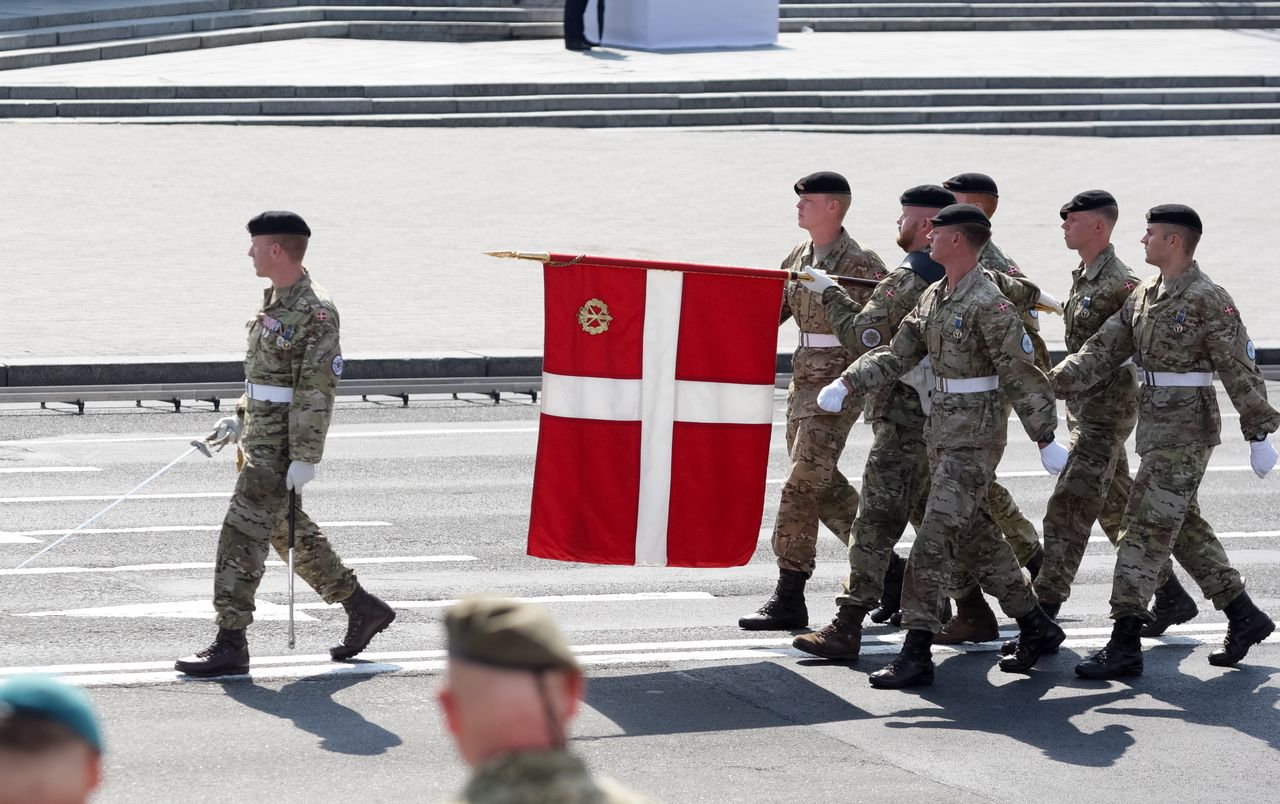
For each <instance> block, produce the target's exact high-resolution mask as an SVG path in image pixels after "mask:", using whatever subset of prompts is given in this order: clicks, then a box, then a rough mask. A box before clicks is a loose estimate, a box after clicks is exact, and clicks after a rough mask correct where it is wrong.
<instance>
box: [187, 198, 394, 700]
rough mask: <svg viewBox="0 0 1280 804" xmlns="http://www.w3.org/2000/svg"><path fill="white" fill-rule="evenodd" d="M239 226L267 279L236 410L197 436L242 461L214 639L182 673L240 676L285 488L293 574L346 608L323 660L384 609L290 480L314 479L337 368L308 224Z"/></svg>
mask: <svg viewBox="0 0 1280 804" xmlns="http://www.w3.org/2000/svg"><path fill="white" fill-rule="evenodd" d="M247 228H248V230H249V235H250V237H251V238H252V245H251V246H250V247H249V257H250V258H251V259H252V260H253V267H254V270H255V271H256V272H257V274H258V276H261V277H264V278H266V279H269V280H271V287H270V288H267V289H266V290H265V291H264V292H263V296H262V307H261V308H260V309H259V310H258V314H257V315H256V316H254V317H253V318H252V319H250V320H249V323H248V330H249V351H248V353H247V354H246V355H245V359H244V375H245V380H246V382H245V394H244V396H242V397H241V398H240V402H239V404H237V405H236V415H235V416H229V417H227V418H225V419H222V420H221V421H219V422H218V424H217V428H216V429H215V430H214V433H213V435H211V436H209V438H208V439H207V440H208V441H209V442H210V443H213V444H217V445H219V447H220V448H221V446H223V445H226V444H230V443H237V442H238V443H239V445H240V447H239V450H238V453H237V454H238V456H243V466H242V467H241V469H240V476H239V478H237V480H236V488H235V494H234V495H233V496H232V498H231V505H230V507H229V508H228V509H227V515H226V518H225V520H224V521H223V523H222V535H221V536H220V537H219V539H218V557H217V561H216V565H215V568H214V579H213V608H214V611H215V613H216V614H215V620H216V622H217V623H218V636H217V638H216V639H215V640H214V642H213V644H212V645H210V646H209V647H207V648H205V649H204V650H202V651H200V652H199V653H196V654H195V655H194V656H188V657H186V658H183V659H179V660H178V661H177V662H176V663H175V665H174V668H175V669H176V670H178V671H179V672H181V673H186V674H187V675H191V676H221V675H239V674H244V673H247V672H249V644H248V641H247V640H246V639H245V629H246V628H247V627H248V626H249V624H250V623H251V622H253V611H254V603H253V598H254V594H255V593H256V592H257V589H258V583H259V581H261V580H262V574H263V569H264V566H265V563H266V560H267V548H268V546H272V547H275V549H276V552H277V553H279V554H280V555H281V557H285V556H286V555H287V552H288V548H287V544H288V538H287V534H288V528H289V518H290V499H291V496H290V495H291V494H296V495H297V505H296V517H297V557H298V558H297V563H296V566H295V570H296V571H297V574H298V575H299V577H301V578H302V579H303V580H304V581H306V582H307V583H308V584H310V586H311V588H312V589H314V590H315V591H316V593H317V594H319V595H320V596H321V597H322V598H324V601H325V602H326V603H330V604H332V603H341V604H342V606H343V608H345V609H346V611H347V635H346V637H345V638H344V639H343V641H342V644H341V645H336V646H334V647H332V648H330V649H329V655H330V656H332V657H333V659H334V660H335V661H336V660H340V659H349V658H351V657H352V656H355V655H356V654H358V653H359V652H360V651H362V650H364V649H365V647H366V646H367V645H368V644H369V640H371V639H373V637H374V635H376V634H377V633H378V632H380V631H382V630H383V629H384V628H386V627H387V626H388V625H390V624H391V621H392V620H394V619H395V616H396V613H395V612H394V611H392V609H391V607H390V606H388V605H387V604H386V603H383V602H382V601H381V600H379V599H378V598H376V597H374V596H373V595H371V594H369V593H368V592H366V591H365V590H364V589H363V588H362V587H361V586H360V584H359V582H357V581H356V575H355V573H354V572H352V571H351V570H350V569H348V568H347V567H345V566H343V563H342V559H341V558H339V557H338V554H337V553H335V552H334V550H333V548H332V547H331V546H330V545H329V540H328V539H326V538H325V537H324V534H322V533H321V532H320V528H319V527H317V526H316V523H315V522H313V521H312V520H311V518H310V517H309V516H307V515H306V514H305V513H304V512H303V510H302V487H303V486H304V485H306V484H307V483H308V482H309V481H310V480H312V479H313V478H314V477H315V476H316V464H318V463H320V458H321V456H322V455H323V453H324V439H325V434H326V433H328V431H329V420H330V419H331V418H332V416H333V395H334V389H335V388H336V387H337V385H338V379H339V378H340V377H341V376H342V349H341V347H340V346H339V344H338V310H337V308H335V307H334V305H333V301H332V300H330V298H329V294H328V293H326V292H325V291H324V289H322V288H321V287H320V286H319V285H317V284H315V283H313V282H312V281H311V275H310V274H309V273H308V272H307V269H306V268H304V267H303V266H302V259H303V256H304V255H305V254H306V251H307V244H308V241H309V240H310V237H311V229H310V227H308V226H307V224H306V222H304V221H303V220H302V218H301V217H299V216H298V215H295V214H294V213H292V212H264V213H262V214H261V215H258V216H257V217H255V218H254V219H253V220H251V221H249V224H248V227H247ZM242 433H243V437H242ZM237 463H240V461H239V460H237Z"/></svg>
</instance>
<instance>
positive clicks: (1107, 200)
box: [1058, 190, 1120, 221]
mask: <svg viewBox="0 0 1280 804" xmlns="http://www.w3.org/2000/svg"><path fill="white" fill-rule="evenodd" d="M1118 206H1120V205H1119V204H1117V203H1116V197H1115V196H1114V195H1112V194H1111V193H1109V192H1107V191H1106V190H1085V191H1084V192H1083V193H1078V194H1077V195H1076V197H1075V198H1072V199H1071V200H1070V201H1068V202H1067V203H1065V204H1063V205H1062V209H1060V210H1058V214H1059V215H1061V216H1062V219H1063V220H1064V221H1065V220H1066V219H1067V213H1069V212H1092V211H1093V210H1095V209H1102V208H1103V207H1118Z"/></svg>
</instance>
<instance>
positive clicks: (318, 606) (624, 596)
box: [297, 592, 715, 610]
mask: <svg viewBox="0 0 1280 804" xmlns="http://www.w3.org/2000/svg"><path fill="white" fill-rule="evenodd" d="M513 599H514V600H521V601H524V602H527V603H544V604H545V603H618V602H626V601H635V600H714V599H715V595H713V594H711V593H710V592H616V593H609V594H601V595H543V596H540V597H517V598H513ZM457 602H458V601H456V600H389V601H387V605H388V606H391V607H392V608H393V609H444V608H448V607H449V606H452V605H453V604H454V603H457ZM337 605H338V604H336V603H335V604H333V605H330V604H328V603H303V604H301V605H299V606H297V608H299V609H311V610H323V609H331V608H335V607H336V606H337Z"/></svg>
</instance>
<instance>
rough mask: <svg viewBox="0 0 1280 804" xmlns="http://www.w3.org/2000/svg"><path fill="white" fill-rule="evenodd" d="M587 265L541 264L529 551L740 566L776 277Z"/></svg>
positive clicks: (765, 419)
mask: <svg viewBox="0 0 1280 804" xmlns="http://www.w3.org/2000/svg"><path fill="white" fill-rule="evenodd" d="M551 258H552V259H553V260H557V261H560V262H564V261H568V260H570V259H572V258H569V257H565V258H563V259H561V255H552V257H551ZM593 259H594V260H598V261H602V262H606V263H607V262H608V260H607V259H606V258H592V257H585V258H582V259H581V261H579V262H576V263H575V264H572V265H568V266H557V265H555V264H548V265H547V266H546V267H545V268H544V269H543V271H544V274H543V278H544V289H545V294H546V298H545V307H546V325H545V326H546V329H545V343H544V351H543V375H542V416H541V421H540V425H539V432H538V458H537V467H536V469H535V473H534V481H533V509H532V512H531V514H530V520H529V548H528V549H529V555H532V556H538V557H541V558H553V559H559V560H562V561H581V562H586V563H591V564H640V565H649V566H678V567H732V566H740V565H742V564H745V563H747V561H748V560H749V559H750V558H751V555H752V553H753V552H754V551H755V547H756V541H757V539H758V537H759V532H760V521H761V517H762V515H763V512H764V490H765V472H766V469H767V464H768V458H769V438H770V435H771V433H772V424H771V422H772V418H773V399H774V375H775V372H776V359H777V344H778V313H779V311H780V309H781V306H782V287H783V278H784V277H785V274H782V273H781V272H778V271H756V272H755V275H751V274H750V273H748V272H749V271H750V270H751V269H737V270H738V271H741V272H743V274H745V275H732V274H731V273H730V272H731V271H734V269H731V268H723V269H720V268H713V267H711V266H693V265H683V264H682V265H680V266H679V268H678V269H677V270H671V269H672V268H675V267H676V266H675V265H673V264H671V263H652V264H650V265H656V266H663V267H665V268H666V270H661V269H653V270H642V269H638V268H619V267H607V265H600V264H593V263H592V262H591V261H592V260H593ZM615 262H622V261H615ZM693 271H702V272H699V273H695V272H693Z"/></svg>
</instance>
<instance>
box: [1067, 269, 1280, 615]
mask: <svg viewBox="0 0 1280 804" xmlns="http://www.w3.org/2000/svg"><path fill="white" fill-rule="evenodd" d="M1135 353H1136V354H1137V357H1138V360H1139V362H1140V364H1141V367H1142V370H1143V385H1142V389H1141V391H1140V392H1139V395H1138V454H1139V455H1140V456H1142V463H1141V465H1140V466H1139V467H1138V475H1137V478H1136V479H1135V480H1134V484H1133V491H1132V493H1131V494H1130V495H1129V501H1128V505H1127V507H1126V508H1125V511H1124V518H1123V521H1122V524H1121V527H1120V539H1119V543H1118V544H1117V546H1116V568H1115V573H1114V575H1113V578H1112V588H1111V617H1112V618H1113V619H1116V618H1120V617H1130V616H1132V617H1140V618H1142V620H1143V621H1145V622H1151V620H1152V615H1151V614H1150V613H1149V612H1148V611H1147V604H1148V603H1149V602H1150V600H1151V596H1152V595H1153V594H1154V592H1155V589H1156V585H1157V579H1158V576H1159V574H1160V570H1161V567H1162V566H1163V565H1164V564H1165V561H1166V560H1167V559H1168V557H1169V553H1170V551H1171V550H1172V552H1173V555H1174V556H1175V557H1176V558H1177V559H1178V561H1179V563H1181V564H1182V566H1183V567H1184V568H1185V569H1186V570H1187V571H1188V572H1189V573H1190V574H1191V577H1192V578H1193V579H1195V581H1196V583H1197V584H1199V586H1200V589H1201V591H1202V592H1203V593H1204V596H1205V597H1206V598H1209V599H1210V600H1212V601H1213V604H1214V606H1215V607H1217V608H1219V609H1221V608H1223V607H1224V606H1226V604H1227V603H1230V602H1231V601H1232V600H1233V599H1234V598H1235V597H1236V596H1238V595H1239V594H1240V593H1241V592H1243V591H1244V581H1243V580H1242V579H1241V578H1240V573H1238V572H1236V570H1235V569H1233V568H1232V567H1231V564H1230V562H1229V561H1228V560H1227V555H1226V551H1225V550H1223V548H1222V544H1221V543H1220V542H1219V541H1218V539H1217V537H1216V536H1215V535H1214V533H1213V528H1212V527H1210V526H1209V523H1207V522H1205V521H1204V520H1203V519H1202V518H1201V517H1200V509H1199V506H1198V504H1197V502H1196V490H1197V489H1198V488H1199V486H1200V480H1201V478H1202V477H1203V475H1204V471H1205V468H1206V466H1207V465H1208V462H1209V455H1210V453H1212V452H1213V448H1214V447H1215V446H1217V445H1218V444H1220V443H1222V441H1221V430H1222V420H1221V418H1220V417H1219V415H1218V401H1217V395H1216V393H1215V391H1214V388H1213V386H1212V385H1211V384H1210V385H1193V386H1171V385H1169V384H1168V383H1169V378H1168V377H1161V376H1156V375H1157V374H1159V373H1173V374H1183V375H1185V374H1187V373H1189V372H1207V373H1208V376H1210V377H1211V376H1212V372H1213V371H1215V370H1216V371H1217V372H1218V376H1219V377H1220V378H1221V379H1222V384H1223V386H1224V388H1225V389H1226V392H1227V395H1228V396H1230V397H1231V402H1232V404H1233V405H1234V406H1235V408H1236V410H1238V411H1240V429H1241V431H1242V432H1243V434H1244V436H1245V438H1254V437H1257V436H1261V435H1265V434H1268V433H1272V432H1275V430H1276V429H1277V428H1280V413H1277V412H1276V410H1275V408H1273V407H1272V406H1271V405H1270V404H1268V402H1267V391H1266V385H1265V383H1264V382H1263V379H1262V374H1261V372H1260V371H1259V370H1258V366H1257V364H1256V363H1255V362H1254V347H1253V342H1252V341H1251V340H1249V336H1248V333H1247V332H1246V331H1245V328H1244V324H1243V323H1242V322H1241V321H1240V314H1239V312H1238V311H1237V310H1236V307H1235V303H1234V302H1233V301H1232V299H1231V296H1230V295H1228V294H1227V292H1226V291H1225V290H1223V289H1222V288H1220V287H1218V286H1217V285H1215V284H1214V283H1213V282H1211V281H1210V280H1209V278H1208V277H1207V276H1206V275H1205V274H1203V273H1202V272H1201V271H1200V267H1199V265H1197V264H1196V263H1194V262H1193V263H1192V264H1191V267H1190V268H1188V269H1187V271H1186V273H1184V274H1182V275H1181V276H1179V277H1176V278H1174V279H1172V280H1170V281H1168V282H1165V281H1164V280H1163V279H1162V278H1161V277H1160V276H1159V275H1157V276H1154V277H1151V278H1150V279H1147V280H1145V281H1144V282H1142V283H1141V284H1140V285H1139V286H1138V288H1137V289H1136V290H1134V291H1133V293H1132V294H1130V296H1129V297H1128V299H1127V300H1126V301H1125V303H1124V305H1123V306H1122V307H1121V308H1120V312H1119V313H1117V314H1116V315H1113V316H1111V318H1109V319H1108V320H1107V322H1106V323H1105V324H1103V325H1102V328H1101V329H1100V330H1099V331H1098V333H1097V334H1096V335H1094V336H1093V337H1091V338H1090V339H1089V340H1088V341H1087V342H1086V343H1085V344H1084V346H1083V347H1082V348H1081V349H1080V351H1079V352H1077V353H1076V354H1074V355H1070V356H1068V357H1067V359H1066V360H1064V361H1063V362H1062V363H1061V364H1059V366H1058V367H1057V368H1055V369H1054V370H1053V372H1052V374H1051V377H1052V380H1053V384H1054V387H1055V388H1056V389H1058V390H1059V391H1061V392H1062V393H1063V394H1064V395H1067V394H1078V393H1080V392H1082V391H1085V390H1086V389H1088V388H1090V387H1092V386H1093V385H1094V384H1095V382H1096V380H1097V378H1099V377H1107V376H1110V375H1111V373H1112V372H1113V371H1114V370H1115V369H1116V368H1117V367H1118V366H1119V365H1120V364H1121V363H1123V362H1124V361H1125V360H1126V359H1128V358H1129V357H1130V356H1131V355H1134V354H1135ZM1186 379H1190V378H1186ZM1175 535H1176V538H1174V537H1175Z"/></svg>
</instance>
